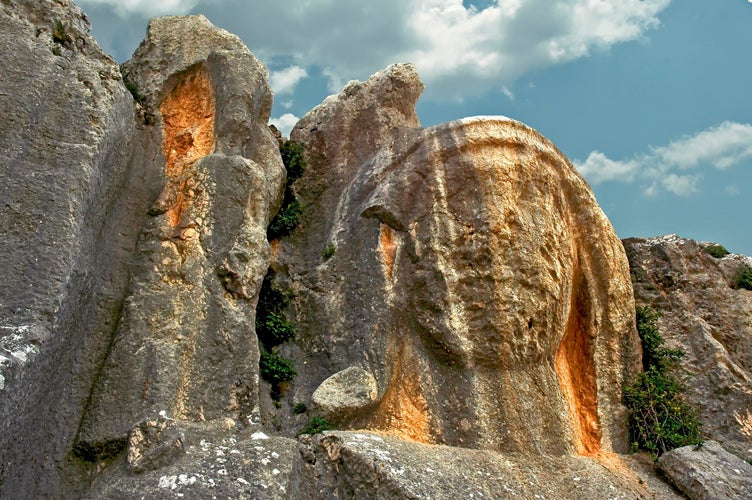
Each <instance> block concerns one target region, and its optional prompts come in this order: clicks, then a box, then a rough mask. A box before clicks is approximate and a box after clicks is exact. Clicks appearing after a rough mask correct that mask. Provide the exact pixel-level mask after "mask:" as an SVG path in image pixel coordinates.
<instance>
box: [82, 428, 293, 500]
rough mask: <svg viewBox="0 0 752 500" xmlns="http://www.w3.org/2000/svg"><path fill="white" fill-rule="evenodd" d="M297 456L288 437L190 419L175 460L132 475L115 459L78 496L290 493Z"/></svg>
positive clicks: (248, 497) (261, 495)
mask: <svg viewBox="0 0 752 500" xmlns="http://www.w3.org/2000/svg"><path fill="white" fill-rule="evenodd" d="M298 457H299V453H298V451H297V443H296V442H295V441H293V440H291V439H286V438H279V437H269V436H267V435H266V434H264V433H262V432H260V431H255V432H254V431H252V430H251V429H245V430H243V429H238V428H236V427H232V426H231V427H229V428H227V427H223V426H222V425H221V423H219V422H218V423H217V424H212V425H209V424H194V425H189V426H187V428H186V442H185V454H184V455H183V456H182V457H181V458H180V459H179V460H178V461H176V462H175V463H173V464H170V465H166V466H164V467H161V468H159V469H157V470H149V471H146V472H143V473H141V474H137V475H133V474H132V473H130V472H129V471H128V467H127V466H126V464H125V463H123V462H118V463H116V464H115V465H114V466H113V467H111V468H110V469H109V470H107V471H105V472H104V473H103V474H102V475H101V476H99V477H98V478H97V479H96V481H95V482H94V484H93V486H92V488H91V490H90V491H89V492H88V493H87V494H86V495H85V496H84V498H90V499H122V498H134V497H135V498H141V497H142V496H143V497H145V498H233V499H246V500H251V499H254V500H255V499H278V498H295V497H293V496H291V495H290V491H291V490H292V485H291V482H292V481H294V480H295V476H293V475H292V474H291V472H292V470H293V466H294V464H295V463H296V461H297V460H299V458H298Z"/></svg>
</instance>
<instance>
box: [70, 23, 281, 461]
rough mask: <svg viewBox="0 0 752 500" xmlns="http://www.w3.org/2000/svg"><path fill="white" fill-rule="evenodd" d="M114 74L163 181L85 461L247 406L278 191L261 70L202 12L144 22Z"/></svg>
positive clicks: (250, 407)
mask: <svg viewBox="0 0 752 500" xmlns="http://www.w3.org/2000/svg"><path fill="white" fill-rule="evenodd" d="M200 34H203V35H205V36H202V37H200V36H199V35H200ZM124 68H125V70H126V73H127V74H128V79H129V81H130V82H131V83H133V84H135V85H136V87H137V88H138V89H139V92H141V93H143V96H144V106H145V107H146V114H147V115H149V116H152V122H153V124H152V125H150V126H149V127H153V128H155V129H156V130H157V131H158V133H159V135H160V136H161V141H160V144H159V145H158V146H157V147H158V148H159V151H158V152H156V153H155V155H161V156H162V157H163V158H164V184H163V188H162V192H161V194H160V195H159V197H158V198H157V200H156V201H155V203H154V205H153V206H152V207H151V209H150V210H149V214H148V215H146V214H144V216H145V217H146V218H145V220H144V225H143V229H142V232H141V236H140V239H139V243H138V248H137V251H136V256H135V259H134V261H135V263H134V269H133V278H132V280H131V288H130V292H129V295H128V298H127V299H126V301H125V304H124V306H123V310H122V315H121V317H120V318H119V325H118V330H117V333H116V336H115V339H114V343H113V345H112V348H111V351H110V353H109V355H108V357H107V360H106V361H105V362H104V366H103V368H102V372H101V375H100V377H99V378H98V380H97V383H96V384H95V386H94V388H93V391H92V395H91V400H90V403H89V406H88V409H87V411H86V413H85V415H84V417H83V420H82V424H81V428H80V431H79V435H78V445H77V451H78V453H79V454H80V455H82V456H84V457H86V458H90V459H91V458H93V459H98V458H102V457H106V456H108V455H112V454H114V453H117V452H118V451H119V449H120V448H121V447H122V445H123V443H124V439H125V436H126V435H127V433H128V431H129V430H130V429H131V427H132V426H133V425H135V424H136V423H138V422H139V421H141V420H143V419H146V418H151V417H153V416H154V415H156V414H158V413H159V412H163V411H164V412H166V413H165V414H166V415H168V416H169V417H172V418H175V419H177V420H182V421H211V420H214V421H218V422H222V421H224V419H226V418H234V419H242V420H244V421H247V419H248V418H250V415H251V414H252V413H253V412H254V411H255V412H258V379H259V376H258V370H259V368H258V361H259V350H258V341H257V339H256V335H255V315H256V301H257V299H258V292H259V289H260V287H261V282H262V280H263V277H264V274H265V272H266V269H267V267H268V262H269V259H270V256H271V249H270V246H269V243H268V241H267V239H266V227H267V225H268V224H269V220H270V218H271V216H272V214H273V213H274V212H275V211H276V210H277V208H278V207H279V204H280V202H281V197H282V190H283V186H284V166H283V165H282V160H281V157H280V155H279V149H278V143H277V140H276V138H275V137H274V135H273V134H272V132H271V131H270V130H269V128H268V127H267V122H268V119H269V111H270V107H271V97H272V96H271V89H270V88H269V85H268V82H267V80H268V73H267V70H266V68H265V67H264V66H263V65H262V64H261V63H260V62H259V61H258V60H257V59H256V58H255V57H254V56H253V55H252V54H251V53H250V52H249V51H248V49H247V48H245V46H243V45H242V43H241V42H240V41H239V39H238V38H237V37H235V36H234V35H230V34H229V33H227V32H225V31H223V30H221V29H219V28H216V27H214V26H213V25H211V23H209V22H208V21H207V20H206V18H204V17H203V16H188V17H167V18H159V19H154V20H152V21H151V22H150V24H149V31H148V33H147V38H146V40H145V41H144V43H143V44H142V45H141V46H140V47H139V49H138V50H137V51H136V53H135V54H134V57H133V59H132V60H131V61H129V62H128V63H127V64H125V65H124ZM154 146H156V145H154ZM207 367H211V369H210V370H209V369H207Z"/></svg>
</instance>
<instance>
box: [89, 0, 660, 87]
mask: <svg viewBox="0 0 752 500" xmlns="http://www.w3.org/2000/svg"><path fill="white" fill-rule="evenodd" d="M80 1H81V2H82V3H83V4H84V5H86V4H87V3H88V4H89V5H92V4H102V3H107V4H110V5H112V6H113V7H114V8H117V12H119V13H121V14H126V13H134V12H141V13H142V14H144V15H154V14H156V13H161V12H168V11H169V12H173V13H177V12H185V11H186V10H187V9H189V8H191V7H193V9H192V10H191V12H193V13H203V14H206V15H207V16H208V17H209V18H210V19H211V20H212V21H213V22H214V23H215V24H217V25H219V26H222V27H224V28H225V29H227V30H229V31H231V32H233V33H236V34H237V35H239V36H240V37H241V38H242V39H243V40H244V41H245V42H246V44H247V45H248V46H249V47H250V49H251V50H252V51H253V52H255V53H256V54H257V55H259V56H260V57H261V58H262V59H265V60H268V61H271V60H276V59H277V58H281V59H284V60H286V61H288V62H289V61H292V62H293V63H294V64H296V65H298V66H299V67H301V68H308V67H311V66H316V67H317V68H319V69H320V70H321V72H322V74H324V75H326V76H327V77H328V79H329V87H330V90H332V91H338V90H339V89H340V88H341V84H342V83H343V82H347V81H349V80H352V79H356V78H357V79H360V80H363V79H365V78H367V77H368V76H370V75H371V74H372V73H374V72H375V71H377V70H379V69H381V68H383V67H386V66H388V65H389V64H392V63H395V62H403V61H411V62H413V63H415V64H416V66H417V67H418V70H419V71H420V73H421V77H422V78H423V80H424V82H425V83H426V88H427V95H428V97H429V98H434V99H442V100H443V99H449V100H459V99H461V98H462V97H464V96H470V95H481V94H483V93H484V92H486V91H488V90H490V89H502V88H503V86H504V85H508V84H510V83H511V82H513V81H515V80H516V79H517V78H519V77H520V76H522V75H524V74H526V73H528V72H530V71H533V70H535V69H539V68H543V67H547V66H551V65H555V64H561V63H565V62H568V61H572V60H575V59H578V58H582V57H586V56H588V55H589V54H590V53H592V52H593V51H598V50H604V49H608V48H609V47H611V46H612V45H614V44H617V43H622V42H627V41H630V40H635V39H638V38H640V37H642V36H644V34H645V33H646V32H647V31H648V30H650V29H652V28H655V27H657V26H658V25H659V20H658V14H660V12H661V11H662V10H663V9H665V8H666V6H668V4H669V3H670V1H671V0H618V1H617V0H558V1H556V2H551V1H550V0H524V1H523V0H494V1H490V2H484V5H486V7H485V8H477V7H474V6H472V5H471V6H469V7H466V6H465V4H464V3H463V2H462V0H382V1H380V2H353V1H351V0H327V1H310V0H289V1H287V2H268V1H262V0H171V1H163V2H154V1H151V0H129V1H125V2H121V1H116V0H80ZM138 41H139V40H134V41H133V42H132V43H133V47H130V48H129V49H127V50H125V49H124V50H123V52H127V53H130V50H133V48H135V46H136V45H137V43H138ZM104 44H105V45H107V41H106V40H105V41H104Z"/></svg>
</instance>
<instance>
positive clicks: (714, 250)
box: [705, 245, 730, 259]
mask: <svg viewBox="0 0 752 500" xmlns="http://www.w3.org/2000/svg"><path fill="white" fill-rule="evenodd" d="M705 251H706V252H707V253H708V254H710V256H711V257H715V258H716V259H722V258H723V257H725V256H727V255H728V254H729V253H730V252H729V251H728V250H726V248H725V247H724V246H723V245H708V246H706V247H705Z"/></svg>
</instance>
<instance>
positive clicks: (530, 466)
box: [292, 432, 680, 500]
mask: <svg viewBox="0 0 752 500" xmlns="http://www.w3.org/2000/svg"><path fill="white" fill-rule="evenodd" d="M301 453H302V456H303V457H305V459H304V460H300V461H299V462H298V463H297V464H296V469H295V471H294V474H295V476H296V477H297V478H298V481H297V482H295V483H293V490H292V498H300V499H319V498H415V499H418V498H425V499H428V498H431V499H447V500H449V499H457V498H480V499H484V498H485V499H492V498H583V499H585V498H614V497H617V496H618V497H619V498H621V497H626V498H662V499H669V498H680V497H679V496H678V495H675V494H674V493H673V491H672V490H671V488H670V487H669V486H668V485H666V484H661V483H656V482H654V481H653V480H652V479H651V475H650V473H648V474H645V473H643V472H633V471H632V470H630V467H631V468H633V469H635V470H638V471H641V467H639V465H637V464H635V463H633V462H630V461H626V462H625V461H623V460H622V459H621V458H619V457H616V456H613V457H610V458H608V462H609V466H608V467H609V468H604V467H603V466H602V465H601V464H598V463H596V462H594V461H592V460H590V459H587V458H585V457H578V456H570V455H564V456H558V457H553V456H549V455H540V456H535V457H530V456H527V455H523V456H521V455H518V454H499V453H496V452H494V451H490V450H471V449H464V448H454V447H448V446H437V445H426V444H421V443H415V442H411V441H405V440H401V439H396V438H394V437H391V436H383V435H378V434H373V433H368V432H326V433H324V434H319V435H316V436H313V437H312V438H308V437H305V438H304V439H302V440H301ZM553 478H555V479H553Z"/></svg>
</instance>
